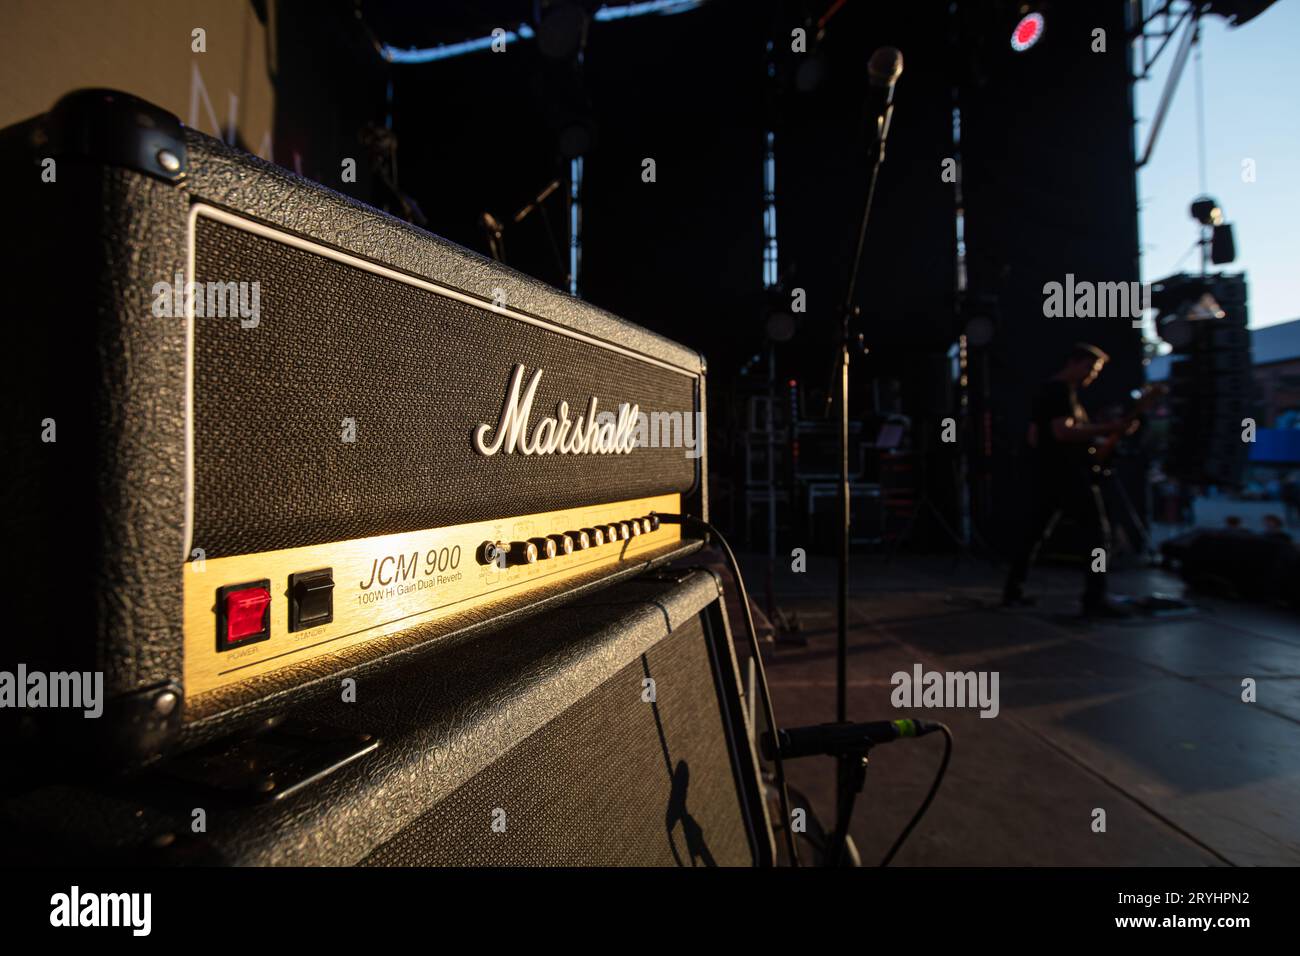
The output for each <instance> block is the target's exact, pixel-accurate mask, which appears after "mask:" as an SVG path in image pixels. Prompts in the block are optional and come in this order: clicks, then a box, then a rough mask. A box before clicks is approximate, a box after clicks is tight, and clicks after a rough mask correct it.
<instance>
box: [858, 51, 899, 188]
mask: <svg viewBox="0 0 1300 956" xmlns="http://www.w3.org/2000/svg"><path fill="white" fill-rule="evenodd" d="M902 74H903V54H902V51H900V50H899V49H898V47H893V46H882V47H881V48H880V49H878V50H877V51H876V52H875V53H873V54H871V59H870V60H869V61H868V62H867V78H868V80H869V81H870V86H869V87H868V92H867V98H868V110H869V112H868V114H867V115H868V116H872V117H874V118H875V121H876V140H875V145H876V146H877V147H879V150H880V153H879V158H878V160H877V162H884V159H885V140H887V139H888V138H889V121H890V119H891V118H892V117H893V115H894V86H895V84H897V83H898V78H899V77H900V76H902Z"/></svg>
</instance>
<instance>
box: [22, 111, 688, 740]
mask: <svg viewBox="0 0 1300 956" xmlns="http://www.w3.org/2000/svg"><path fill="white" fill-rule="evenodd" d="M0 137H2V142H0V162H3V165H4V172H5V179H4V184H3V189H4V191H5V193H6V195H5V196H4V202H3V203H0V208H2V209H3V212H0V215H3V216H4V217H5V218H6V220H7V227H8V228H7V234H8V235H9V236H10V237H11V239H12V240H14V242H13V247H12V248H11V250H10V252H9V253H8V254H7V255H6V257H5V259H4V266H3V268H4V270H5V281H4V283H3V288H4V291H3V295H4V297H5V301H6V304H7V306H8V307H7V309H6V314H7V315H8V316H9V318H10V328H11V333H12V337H11V340H10V342H9V348H8V349H7V350H6V358H7V367H6V368H5V374H4V389H5V400H6V403H7V404H8V406H9V409H10V429H9V430H8V431H7V433H6V436H5V447H4V448H3V453H4V458H5V469H6V470H5V478H4V484H3V489H4V501H3V509H2V510H3V521H4V523H5V531H6V534H5V541H6V542H7V547H6V548H5V562H6V570H7V574H8V580H9V582H10V586H11V588H13V589H14V600H13V603H12V607H11V608H10V609H9V613H8V615H7V617H8V620H7V622H6V623H7V625H8V627H7V631H9V633H10V634H11V635H13V639H12V640H6V642H5V647H4V650H3V652H2V657H3V661H4V664H3V667H0V671H3V672H6V673H8V674H9V675H10V686H11V688H12V689H14V690H16V692H17V698H16V705H15V706H13V707H10V708H8V712H7V714H6V716H8V717H9V718H10V722H11V723H13V722H14V721H15V719H16V720H17V723H19V724H20V725H21V727H22V728H23V729H25V730H27V731H31V730H32V729H33V727H35V728H36V730H37V731H38V732H39V730H40V729H41V727H42V726H43V725H44V724H45V723H47V722H50V723H54V724H58V723H61V721H60V719H59V718H60V717H61V716H62V717H66V716H68V714H69V713H70V711H69V709H68V708H67V707H58V706H50V705H51V704H65V703H67V701H60V700H58V699H57V697H58V695H57V694H55V693H54V690H55V689H56V684H57V681H58V680H60V679H62V680H63V681H64V684H63V685H61V689H62V690H65V691H69V690H70V689H72V688H73V686H74V684H76V681H75V680H74V679H73V678H75V677H77V676H81V677H84V678H86V680H85V681H84V682H82V685H81V686H84V687H87V688H89V687H91V686H92V684H93V680H100V681H102V692H101V694H102V701H106V702H107V703H106V704H105V707H104V712H103V714H102V716H100V717H99V718H97V719H95V720H91V721H86V720H85V719H84V718H83V716H82V711H81V710H76V711H75V718H76V720H74V721H73V724H74V727H73V728H72V734H73V737H74V738H77V737H80V736H85V734H84V730H85V728H84V727H83V726H82V725H83V724H87V723H90V724H94V725H96V729H97V730H100V731H101V733H98V734H95V735H93V736H94V739H95V741H96V742H95V744H94V747H95V748H96V750H97V751H99V752H100V753H101V754H108V755H112V759H114V760H125V761H128V762H130V761H134V762H140V761H148V760H150V759H151V758H153V757H154V756H156V755H158V754H160V753H162V752H164V751H165V750H167V749H169V748H175V747H178V746H180V747H184V746H188V745H192V744H197V743H200V742H202V741H204V740H207V739H209V738H211V737H213V736H215V735H217V734H218V733H221V732H224V731H225V730H227V729H230V728H233V727H234V726H235V725H237V724H241V723H247V722H252V721H255V720H257V719H260V718H261V717H264V716H266V715H267V714H268V713H269V712H270V711H272V710H273V709H275V708H277V707H278V706H280V705H282V704H284V703H286V702H288V701H290V700H293V699H297V698H300V697H310V696H313V695H319V694H323V693H334V694H337V693H339V692H340V691H339V688H340V687H341V686H343V687H344V689H345V690H344V692H346V680H345V679H347V678H352V679H354V680H355V679H356V678H359V677H362V676H365V675H368V674H371V673H373V672H375V671H377V670H379V669H382V668H388V667H390V666H391V665H393V664H395V663H398V662H401V661H403V660H405V659H408V658H411V657H413V656H415V655H417V654H419V653H421V652H423V651H424V650H426V649H427V648H428V646H429V645H431V644H433V643H437V642H446V641H449V640H452V639H460V638H462V637H464V636H466V635H468V634H470V633H471V632H481V631H483V630H484V629H486V628H490V627H493V626H497V625H500V624H502V623H504V622H507V621H518V620H521V619H522V618H523V617H525V616H526V615H528V614H529V613H532V612H534V611H536V610H539V609H541V608H543V607H546V606H548V605H551V604H554V603H556V602H558V601H560V600H562V599H564V598H566V597H570V596H573V595H575V594H578V593H581V592H584V591H587V590H590V589H592V588H595V587H597V586H599V585H602V584H606V583H609V582H612V581H615V580H618V579H620V578H623V577H627V576H629V575H632V574H635V573H638V572H640V571H644V570H645V569H646V568H649V567H652V566H655V565H658V564H661V563H664V562H666V561H668V560H670V559H672V558H675V557H678V556H680V555H682V554H684V553H686V552H688V551H690V550H693V549H694V548H696V547H698V544H699V542H698V541H693V540H690V539H689V537H686V536H684V535H683V534H682V532H681V528H680V526H678V525H675V524H668V523H664V524H660V523H659V522H658V521H657V520H656V519H655V518H654V514H655V513H656V512H669V513H671V512H688V513H692V514H696V515H699V516H702V517H703V516H707V502H706V500H705V493H704V481H703V475H704V474H705V458H704V421H703V410H704V363H703V360H702V359H701V357H700V355H699V354H698V353H696V352H693V351H691V350H689V349H687V348H684V347H682V346H680V345H677V344H675V343H673V342H670V341H667V340H665V339H663V338H660V337H658V336H655V335H653V334H651V333H649V332H647V331H645V330H643V329H640V328H637V327H635V326H632V325H629V324H628V323H626V322H622V321H620V320H618V319H616V318H615V317H613V316H611V315H609V314H607V313H605V312H602V311H600V310H599V309H596V308H594V307H592V306H590V305H587V304H586V303H583V302H581V301H580V300H577V299H574V298H571V297H569V296H567V295H563V294H561V293H559V292H556V291H555V290H553V289H550V288H548V287H546V286H544V285H542V284H540V283H538V282H536V281H534V280H531V279H529V278H527V277H524V276H521V275H519V274H516V273H514V272H511V271H510V270H508V269H505V268H503V267H501V266H499V265H497V264H495V263H492V262H489V261H487V260H484V259H483V258H481V257H479V256H477V255H474V254H472V253H470V252H467V251H465V250H464V249H461V248H459V247H457V246H454V245H451V244H449V243H447V242H445V241H442V240H440V239H438V238H436V237H434V236H431V235H429V234H428V233H425V232H423V231H421V230H419V229H416V228H414V227H412V226H409V225H407V224H406V223H403V222H399V221H397V220H394V219H392V218H391V217H388V216H386V215H384V214H382V213H380V212H377V211H375V210H373V209H370V208H368V207H366V206H363V205H361V204H358V203H356V202H354V201H352V200H350V199H348V198H346V197H344V196H340V195H338V194H336V193H333V192H331V191H329V190H327V189H324V188H322V187H320V186H318V185H316V184H314V183H310V182H307V181H305V180H303V179H301V178H298V177H296V176H293V175H292V174H290V173H288V172H286V171H284V170H282V169H279V168H278V167H275V166H272V165H270V164H268V163H265V162H261V161H259V160H258V159H256V158H254V157H251V156H249V155H247V154H245V153H242V152H240V151H238V150H236V149H234V148H231V147H228V146H226V145H224V144H222V143H221V142H219V141H217V140H214V139H211V138H209V137H207V136H204V135H202V134H199V133H196V132H194V131H193V130H189V129H186V128H184V127H182V126H181V124H180V123H179V122H178V121H177V120H176V118H175V117H173V116H171V115H169V114H167V113H165V112H163V111H161V110H159V109H158V108H156V107H154V106H152V105H150V104H148V103H145V102H143V101H140V100H138V99H136V98H134V97H131V96H128V95H125V94H122V93H114V92H110V91H103V90H95V91H82V92H78V93H74V94H70V95H69V96H67V97H65V98H64V99H63V100H61V101H60V102H59V103H58V104H57V105H56V106H55V107H54V109H53V110H51V112H50V113H49V114H47V115H45V116H43V117H39V118H37V119H34V120H31V121H29V122H27V123H24V124H20V125H19V126H15V127H11V128H10V129H8V130H6V131H5V132H4V133H3V134H0ZM502 639H503V640H505V639H507V638H502ZM59 675H65V676H64V677H63V678H60V677H59ZM0 678H3V674H0ZM42 681H44V683H45V686H46V691H47V692H46V693H43V694H34V693H33V692H32V686H33V685H34V684H41V683H42ZM0 689H2V688H0ZM87 693H89V691H87ZM65 696H66V695H65ZM92 709H93V708H92ZM15 714H16V715H18V717H17V718H15V717H14V715H15ZM47 749H48V748H47Z"/></svg>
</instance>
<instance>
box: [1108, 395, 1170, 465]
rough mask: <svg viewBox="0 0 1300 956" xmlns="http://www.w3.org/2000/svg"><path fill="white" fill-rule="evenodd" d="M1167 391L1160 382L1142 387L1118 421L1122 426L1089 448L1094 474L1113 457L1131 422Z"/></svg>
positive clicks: (1127, 432)
mask: <svg viewBox="0 0 1300 956" xmlns="http://www.w3.org/2000/svg"><path fill="white" fill-rule="evenodd" d="M1168 393H1169V388H1168V387H1167V386H1165V385H1164V384H1162V383H1160V382H1151V383H1149V384H1148V385H1146V386H1145V387H1144V388H1143V389H1142V394H1141V395H1139V396H1138V397H1137V400H1136V401H1134V402H1133V408H1132V410H1131V411H1130V412H1129V413H1128V414H1127V415H1126V416H1124V417H1123V418H1122V419H1120V421H1122V422H1123V423H1124V427H1123V428H1122V429H1119V430H1118V431H1116V432H1115V433H1114V434H1111V435H1107V436H1106V437H1105V438H1103V439H1101V440H1100V441H1098V442H1097V443H1096V444H1094V445H1093V446H1092V447H1091V448H1090V449H1089V453H1090V455H1091V457H1092V470H1093V472H1094V473H1095V474H1101V473H1103V472H1104V471H1105V469H1106V466H1107V465H1109V464H1110V460H1111V459H1112V458H1114V457H1115V452H1116V451H1118V450H1119V443H1120V442H1122V441H1123V440H1124V439H1125V438H1127V437H1128V435H1129V428H1131V427H1132V425H1133V423H1134V422H1136V421H1137V420H1138V419H1139V418H1141V417H1142V416H1143V415H1144V414H1146V412H1147V411H1148V409H1150V407H1151V406H1152V405H1153V404H1155V402H1156V401H1157V400H1158V399H1160V398H1162V397H1164V396H1165V395H1167V394H1168Z"/></svg>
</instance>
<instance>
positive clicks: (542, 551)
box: [528, 538, 557, 564]
mask: <svg viewBox="0 0 1300 956" xmlns="http://www.w3.org/2000/svg"><path fill="white" fill-rule="evenodd" d="M528 543H529V544H531V545H532V546H533V551H534V553H535V554H536V555H537V557H536V558H534V560H541V561H545V560H546V559H547V558H553V557H555V555H556V553H557V548H556V543H555V541H554V540H552V539H551V538H529V539H528ZM529 563H530V564H531V563H532V562H531V561H530V562H529Z"/></svg>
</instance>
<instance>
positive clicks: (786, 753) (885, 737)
mask: <svg viewBox="0 0 1300 956" xmlns="http://www.w3.org/2000/svg"><path fill="white" fill-rule="evenodd" d="M941 727H942V725H941V724H939V723H936V722H935V721H931V720H910V719H903V720H874V721H870V722H869V723H865V724H816V725H814V726H812V727H790V728H783V729H781V730H778V731H777V732H776V735H775V739H774V737H773V735H772V734H771V733H765V734H763V739H762V749H763V756H764V757H766V758H767V759H768V760H772V759H773V758H774V757H775V755H776V753H777V751H778V749H779V752H780V754H781V759H782V760H791V759H794V758H796V757H821V756H828V757H837V756H840V755H842V754H847V753H854V752H856V751H860V750H867V749H869V748H871V747H874V746H876V745H877V744H888V743H893V742H894V741H895V740H898V739H899V738H900V737H924V736H925V735H926V734H932V733H934V732H935V731H936V730H939V729H941ZM774 744H775V745H776V746H775V747H774V746H773V745H774Z"/></svg>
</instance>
